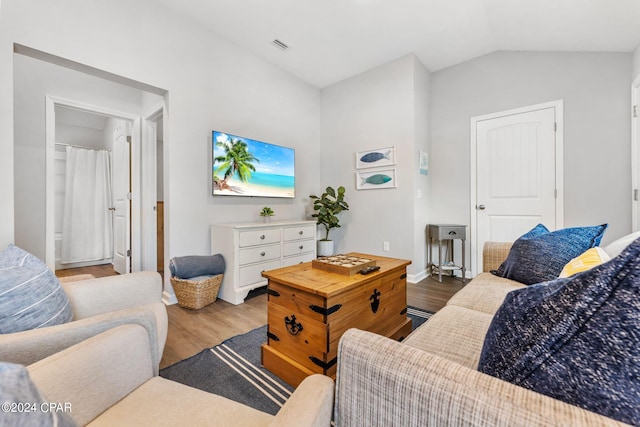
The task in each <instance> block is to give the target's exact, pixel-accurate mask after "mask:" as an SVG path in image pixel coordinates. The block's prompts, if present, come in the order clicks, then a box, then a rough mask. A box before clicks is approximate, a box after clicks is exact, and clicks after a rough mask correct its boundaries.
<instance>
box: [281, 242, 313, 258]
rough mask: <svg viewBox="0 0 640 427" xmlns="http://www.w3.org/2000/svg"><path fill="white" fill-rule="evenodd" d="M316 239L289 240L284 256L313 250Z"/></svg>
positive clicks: (285, 245)
mask: <svg viewBox="0 0 640 427" xmlns="http://www.w3.org/2000/svg"><path fill="white" fill-rule="evenodd" d="M315 244H316V241H315V240H299V241H297V242H287V243H285V244H284V256H292V255H299V254H304V253H307V252H313V247H314V246H315Z"/></svg>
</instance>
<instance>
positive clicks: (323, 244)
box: [309, 186, 349, 256]
mask: <svg viewBox="0 0 640 427" xmlns="http://www.w3.org/2000/svg"><path fill="white" fill-rule="evenodd" d="M344 192H345V189H344V187H342V186H340V187H338V190H337V191H336V190H335V189H334V188H333V187H331V186H329V187H327V189H326V190H325V192H324V193H322V196H320V197H318V196H314V195H311V196H309V197H311V198H312V199H313V210H314V211H316V212H315V213H314V214H313V215H311V216H312V217H313V218H317V220H318V224H320V225H321V226H323V227H324V229H325V234H324V238H322V239H320V240H318V256H328V255H333V241H332V240H329V231H330V230H331V229H332V228H339V227H340V219H339V218H338V214H340V212H342V211H348V210H349V204H348V203H347V202H346V201H345V200H344Z"/></svg>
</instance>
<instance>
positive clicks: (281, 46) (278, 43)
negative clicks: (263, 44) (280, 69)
mask: <svg viewBox="0 0 640 427" xmlns="http://www.w3.org/2000/svg"><path fill="white" fill-rule="evenodd" d="M271 43H273V45H274V46H275V47H277V48H278V49H280V50H287V49H289V46H288V45H287V44H286V43H284V42H281V41H280V40H278V39H275V40H274V41H272V42H271Z"/></svg>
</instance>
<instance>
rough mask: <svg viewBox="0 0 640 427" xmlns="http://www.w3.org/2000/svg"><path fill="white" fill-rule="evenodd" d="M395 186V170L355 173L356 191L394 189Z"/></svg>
mask: <svg viewBox="0 0 640 427" xmlns="http://www.w3.org/2000/svg"><path fill="white" fill-rule="evenodd" d="M396 186H397V185H396V168H389V169H379V170H375V171H366V172H356V188H357V189H358V190H374V189H377V188H395V187H396Z"/></svg>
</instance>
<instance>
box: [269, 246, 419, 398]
mask: <svg viewBox="0 0 640 427" xmlns="http://www.w3.org/2000/svg"><path fill="white" fill-rule="evenodd" d="M354 255H361V254H354ZM362 256H364V255H362ZM367 257H370V258H373V259H375V260H376V262H377V265H379V266H380V270H379V271H377V272H375V273H371V274H368V275H361V274H356V275H353V276H346V275H342V274H338V273H333V272H329V271H324V270H321V269H317V268H313V267H312V264H311V263H304V264H299V265H296V266H291V267H286V268H281V269H277V270H271V271H266V272H264V273H263V274H264V276H265V277H267V279H268V294H269V296H268V334H267V335H268V338H267V343H266V344H265V345H263V346H262V364H263V365H264V366H265V367H266V368H267V369H269V370H270V371H271V372H273V373H274V374H276V375H278V376H279V377H280V378H282V379H283V380H285V381H286V382H288V383H289V384H291V385H293V386H297V385H298V384H299V383H300V382H301V381H302V380H303V379H304V378H305V377H307V376H308V375H311V374H313V373H321V374H325V375H328V376H331V377H333V378H335V374H336V362H337V355H338V341H339V340H340V337H341V336H342V334H343V333H344V332H345V331H346V330H347V329H349V328H358V329H363V330H367V331H370V332H374V333H377V334H380V335H384V336H387V337H390V338H393V339H402V338H404V337H405V336H407V335H408V334H409V333H410V332H411V319H409V318H408V317H407V290H406V289H407V288H406V285H407V279H406V266H407V265H409V264H410V261H405V260H398V259H393V258H383V257H377V256H370V255H367Z"/></svg>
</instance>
